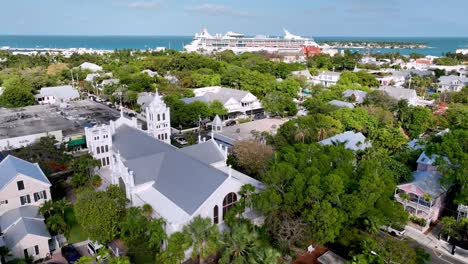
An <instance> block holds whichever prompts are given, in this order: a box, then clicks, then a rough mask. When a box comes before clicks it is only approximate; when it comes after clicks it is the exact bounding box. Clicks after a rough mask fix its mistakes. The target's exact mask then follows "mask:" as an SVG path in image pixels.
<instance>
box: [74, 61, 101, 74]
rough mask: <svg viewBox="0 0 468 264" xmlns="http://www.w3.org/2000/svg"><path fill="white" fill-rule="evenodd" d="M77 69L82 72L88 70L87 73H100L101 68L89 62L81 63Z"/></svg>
mask: <svg viewBox="0 0 468 264" xmlns="http://www.w3.org/2000/svg"><path fill="white" fill-rule="evenodd" d="M78 67H80V69H82V70H89V71H92V72H98V71H102V67H101V66H99V65H97V64H94V63H91V62H83V63H82V64H81V65H80V66H78Z"/></svg>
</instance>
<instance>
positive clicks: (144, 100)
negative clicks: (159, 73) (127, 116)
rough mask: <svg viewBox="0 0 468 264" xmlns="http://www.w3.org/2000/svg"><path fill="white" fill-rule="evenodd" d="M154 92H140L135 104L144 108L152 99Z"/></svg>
mask: <svg viewBox="0 0 468 264" xmlns="http://www.w3.org/2000/svg"><path fill="white" fill-rule="evenodd" d="M154 95H155V94H154V93H148V92H142V93H139V94H138V99H137V104H139V105H141V109H145V108H146V107H147V106H148V105H149V104H150V103H151V101H153V99H154Z"/></svg>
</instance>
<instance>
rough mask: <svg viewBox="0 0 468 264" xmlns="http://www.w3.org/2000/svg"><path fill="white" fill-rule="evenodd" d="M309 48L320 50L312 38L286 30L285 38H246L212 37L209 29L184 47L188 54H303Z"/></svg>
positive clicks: (235, 36) (234, 36)
mask: <svg viewBox="0 0 468 264" xmlns="http://www.w3.org/2000/svg"><path fill="white" fill-rule="evenodd" d="M307 47H309V48H310V47H314V48H319V46H318V44H317V43H316V42H315V41H314V40H313V39H312V38H306V37H301V36H297V35H294V34H291V33H290V32H289V31H287V30H284V37H269V36H264V35H257V36H253V37H249V36H245V35H244V34H241V33H236V32H232V31H228V32H227V33H226V34H216V35H211V34H210V33H209V32H208V30H207V29H203V30H202V31H201V32H200V33H196V34H195V37H194V38H193V41H192V42H191V43H190V44H188V45H185V46H184V50H185V51H187V52H199V53H213V52H219V51H224V50H232V51H233V52H234V53H242V52H262V51H263V52H268V53H288V52H292V51H293V52H294V51H297V52H302V51H304V49H307Z"/></svg>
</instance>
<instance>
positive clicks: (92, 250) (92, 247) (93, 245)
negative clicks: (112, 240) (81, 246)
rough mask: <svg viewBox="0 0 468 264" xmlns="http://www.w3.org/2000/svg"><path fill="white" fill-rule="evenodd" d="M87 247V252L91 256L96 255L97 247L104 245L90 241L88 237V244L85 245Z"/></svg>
mask: <svg viewBox="0 0 468 264" xmlns="http://www.w3.org/2000/svg"><path fill="white" fill-rule="evenodd" d="M86 246H87V248H88V252H89V254H90V255H91V256H93V255H96V254H97V253H98V251H99V249H101V248H103V247H104V246H103V245H101V244H99V242H97V241H94V242H93V241H91V240H89V239H88V244H87V245H86Z"/></svg>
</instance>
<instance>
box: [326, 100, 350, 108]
mask: <svg viewBox="0 0 468 264" xmlns="http://www.w3.org/2000/svg"><path fill="white" fill-rule="evenodd" d="M328 103H329V104H331V105H334V106H338V107H340V108H341V107H347V108H351V109H353V108H354V105H353V104H352V103H349V102H345V101H340V100H331V101H330V102H328Z"/></svg>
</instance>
